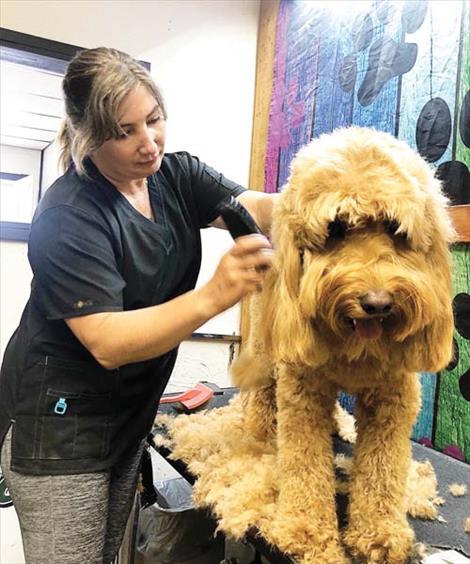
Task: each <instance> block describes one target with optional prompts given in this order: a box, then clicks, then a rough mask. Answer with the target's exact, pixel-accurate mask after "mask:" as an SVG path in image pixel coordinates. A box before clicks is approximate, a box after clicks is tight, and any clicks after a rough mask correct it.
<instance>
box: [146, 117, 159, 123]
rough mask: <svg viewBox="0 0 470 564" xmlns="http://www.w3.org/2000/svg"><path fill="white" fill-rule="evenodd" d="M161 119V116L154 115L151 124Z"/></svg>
mask: <svg viewBox="0 0 470 564" xmlns="http://www.w3.org/2000/svg"><path fill="white" fill-rule="evenodd" d="M159 121H160V116H157V117H154V118H152V119H151V120H149V122H148V123H149V124H154V123H157V122H159Z"/></svg>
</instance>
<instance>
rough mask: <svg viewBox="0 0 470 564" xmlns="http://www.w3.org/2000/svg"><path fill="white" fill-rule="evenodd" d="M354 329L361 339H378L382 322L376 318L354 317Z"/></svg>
mask: <svg viewBox="0 0 470 564" xmlns="http://www.w3.org/2000/svg"><path fill="white" fill-rule="evenodd" d="M355 327H356V331H357V333H358V334H359V336H360V337H362V338H363V339H378V338H379V337H381V335H382V324H381V323H380V321H379V320H378V319H375V318H374V319H356V320H355Z"/></svg>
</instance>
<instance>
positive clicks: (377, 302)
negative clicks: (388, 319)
mask: <svg viewBox="0 0 470 564" xmlns="http://www.w3.org/2000/svg"><path fill="white" fill-rule="evenodd" d="M359 303H360V304H361V307H362V309H363V310H364V311H365V312H366V313H368V314H369V315H373V314H374V313H375V314H380V313H382V314H384V313H389V311H390V310H391V309H392V303H393V299H392V296H391V294H389V293H388V292H386V291H385V290H377V291H374V292H367V294H364V296H361V298H359Z"/></svg>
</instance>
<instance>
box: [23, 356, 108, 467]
mask: <svg viewBox="0 0 470 564" xmlns="http://www.w3.org/2000/svg"><path fill="white" fill-rule="evenodd" d="M118 376H119V375H118V371H115V370H113V371H107V370H105V369H103V368H101V367H99V366H98V367H97V366H96V365H94V364H91V363H84V362H75V361H73V362H72V361H66V360H62V359H55V358H51V357H46V358H45V359H44V362H40V363H38V364H37V365H35V366H33V367H32V368H31V369H29V370H28V371H27V372H26V373H25V374H24V375H23V382H22V384H23V386H22V389H23V390H25V389H26V388H27V385H28V384H29V385H30V392H29V394H25V393H24V392H23V393H22V397H21V401H20V402H19V405H21V408H22V409H20V410H19V411H18V412H17V414H16V417H15V420H14V422H13V438H12V459H29V460H38V461H39V460H43V461H46V460H51V461H52V460H77V461H78V460H90V459H93V460H100V459H103V458H105V457H106V456H107V455H108V454H109V449H110V426H111V424H112V420H113V417H114V415H115V412H116V406H117V404H118V389H119V383H118ZM28 398H30V399H29V401H28Z"/></svg>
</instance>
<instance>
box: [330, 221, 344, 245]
mask: <svg viewBox="0 0 470 564" xmlns="http://www.w3.org/2000/svg"><path fill="white" fill-rule="evenodd" d="M347 229H348V226H347V225H346V223H345V222H344V221H341V220H339V219H335V220H334V221H330V223H329V224H328V240H333V239H336V240H338V239H344V237H345V235H346V231H347Z"/></svg>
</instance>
